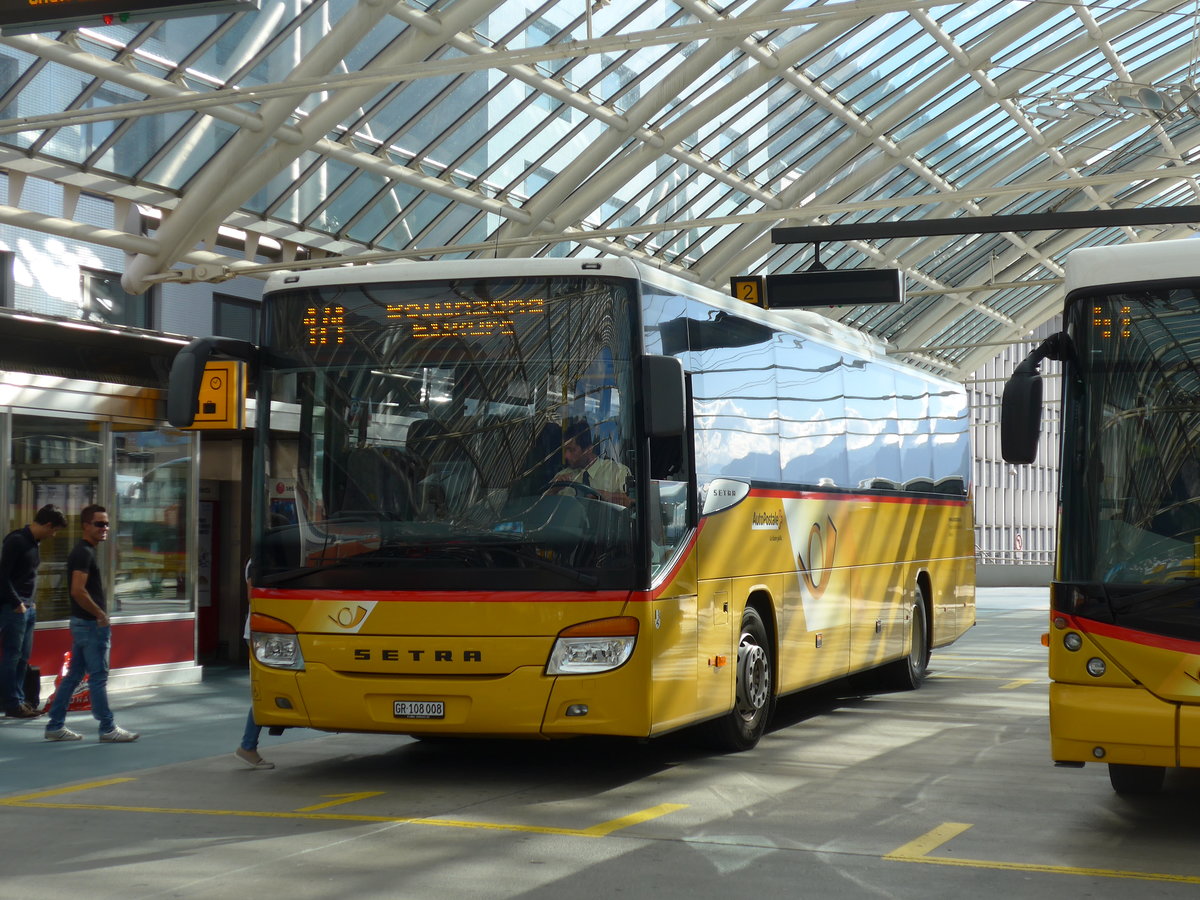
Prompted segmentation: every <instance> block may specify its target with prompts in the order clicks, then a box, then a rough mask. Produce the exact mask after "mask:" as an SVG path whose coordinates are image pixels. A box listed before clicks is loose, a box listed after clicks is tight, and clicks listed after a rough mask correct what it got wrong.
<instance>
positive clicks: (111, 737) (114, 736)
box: [100, 725, 141, 744]
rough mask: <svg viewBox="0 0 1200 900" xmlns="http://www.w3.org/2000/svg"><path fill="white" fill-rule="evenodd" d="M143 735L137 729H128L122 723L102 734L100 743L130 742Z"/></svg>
mask: <svg viewBox="0 0 1200 900" xmlns="http://www.w3.org/2000/svg"><path fill="white" fill-rule="evenodd" d="M139 737H141V735H139V734H138V733H137V732H136V731H126V730H125V729H124V728H122V727H121V726H120V725H114V726H113V730H112V731H106V732H104V734H102V735H100V743H102V744H130V743H133V742H134V741H136V740H137V739H138V738H139Z"/></svg>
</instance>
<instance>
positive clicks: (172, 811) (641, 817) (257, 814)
mask: <svg viewBox="0 0 1200 900" xmlns="http://www.w3.org/2000/svg"><path fill="white" fill-rule="evenodd" d="M134 780H135V779H133V778H112V779H109V780H108V781H94V782H91V783H89V784H79V785H75V786H73V787H65V788H57V789H55V790H50V791H39V792H37V793H35V794H23V795H21V796H19V797H9V798H8V799H0V806H13V807H20V808H24V809H71V810H92V811H94V812H135V813H157V814H159V815H184V816H234V817H239V818H246V819H309V820H312V821H318V822H390V823H394V824H404V825H435V826H440V827H442V828H473V829H477V830H485V831H518V832H525V833H528V834H558V835H566V836H569V837H606V836H607V835H610V834H612V833H613V832H616V831H620V830H621V829H622V828H629V827H630V826H633V825H637V824H639V823H641V822H648V821H650V820H651V819H657V818H659V817H660V816H665V815H667V814H668V813H673V812H676V811H677V810H681V809H686V808H687V805H686V804H680V803H662V804H659V805H658V806H652V807H650V808H649V809H644V810H641V811H640V812H635V813H630V814H629V815H627V816H622V817H620V818H619V819H611V820H609V821H608V822H601V823H600V824H599V825H592V826H590V827H589V828H554V827H551V826H542V825H511V824H506V823H503V822H469V821H466V820H462V819H413V818H407V817H405V816H368V815H355V814H351V813H327V812H313V810H319V809H324V808H328V807H330V806H338V805H340V804H342V803H350V802H352V801H354V800H364V799H366V798H368V797H374V796H379V795H380V794H382V793H383V792H382V791H364V792H362V793H357V794H327V795H326V796H334V797H344V798H346V799H343V800H335V801H333V802H331V803H320V804H318V805H316V806H310V807H305V808H304V809H300V810H296V811H294V812H266V811H259V810H248V809H189V808H180V809H176V808H171V807H161V806H120V805H117V804H112V803H61V802H48V801H47V800H46V799H45V798H47V797H57V796H61V795H62V794H69V793H74V792H76V791H85V790H90V789H92V788H98V787H106V786H108V785H112V784H121V783H123V782H126V781H134Z"/></svg>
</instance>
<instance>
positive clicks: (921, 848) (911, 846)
mask: <svg viewBox="0 0 1200 900" xmlns="http://www.w3.org/2000/svg"><path fill="white" fill-rule="evenodd" d="M970 827H971V826H970V825H964V824H962V823H960V822H945V823H944V824H942V825H939V826H938V827H937V828H934V829H933V830H932V831H929V832H927V833H926V834H923V835H921V837H919V838H917V839H916V840H915V841H909V842H908V843H907V844H905V845H904V846H903V847H899V848H897V849H896V850H893V851H892V852H891V853H889V854H887V855H886V856H885V857H884V859H890V860H893V861H895V862H915V863H929V864H930V865H935V866H960V867H962V868H968V869H1004V870H1008V871H1011V872H1044V873H1047V874H1050V875H1088V876H1091V877H1093V878H1130V879H1134V880H1139V881H1170V882H1175V883H1177V884H1200V875H1168V874H1166V873H1163V872H1130V871H1127V870H1122V869H1091V868H1084V867H1081V866H1047V865H1041V864H1039V863H1014V862H993V861H991V860H986V859H955V858H952V857H949V856H926V854H927V853H929V852H930V851H931V850H934V849H936V848H937V847H940V846H941V845H942V844H944V843H946V841H949V840H951V839H952V838H955V837H957V836H958V835H960V834H962V833H963V832H964V831H966V830H967V829H968V828H970Z"/></svg>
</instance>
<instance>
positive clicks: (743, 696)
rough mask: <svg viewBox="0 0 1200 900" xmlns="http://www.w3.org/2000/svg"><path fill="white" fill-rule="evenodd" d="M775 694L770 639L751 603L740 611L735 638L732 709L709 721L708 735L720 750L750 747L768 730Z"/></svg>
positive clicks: (737, 749) (746, 748) (747, 748)
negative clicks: (735, 660)
mask: <svg viewBox="0 0 1200 900" xmlns="http://www.w3.org/2000/svg"><path fill="white" fill-rule="evenodd" d="M774 697H775V668H774V663H773V661H772V659H771V642H770V639H769V638H768V637H767V628H766V626H765V625H764V624H763V620H762V616H760V615H759V614H758V610H756V609H755V608H754V607H752V606H747V607H746V608H745V610H744V611H743V612H742V628H741V635H740V636H739V638H738V648H737V673H736V686H735V697H734V703H733V710H732V711H731V712H729V713H727V714H726V715H724V716H722V717H721V718H720V719H717V720H716V721H715V722H713V723H712V731H711V736H712V738H713V742H714V744H716V746H717V747H718V748H720V749H722V750H733V751H740V750H749V749H750V748H752V747H753V746H754V745H755V744H757V743H758V740H759V738H761V737H762V736H763V732H765V731H766V730H767V720H768V719H770V717H771V706H772V704H773V702H774Z"/></svg>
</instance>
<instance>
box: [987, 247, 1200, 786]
mask: <svg viewBox="0 0 1200 900" xmlns="http://www.w3.org/2000/svg"><path fill="white" fill-rule="evenodd" d="M1066 290H1067V296H1066V310H1065V313H1064V325H1065V327H1064V330H1063V331H1062V332H1061V333H1059V334H1057V335H1054V336H1053V337H1051V338H1048V339H1047V340H1046V341H1045V342H1043V343H1042V344H1041V346H1039V347H1038V348H1037V349H1036V350H1034V352H1033V353H1032V354H1030V356H1029V357H1027V358H1026V359H1025V361H1024V362H1023V363H1021V365H1019V366H1018V367H1017V370H1016V371H1015V372H1014V373H1013V376H1012V378H1010V379H1009V382H1008V384H1007V385H1006V386H1005V392H1004V404H1003V406H1004V408H1003V419H1002V443H1003V448H1002V449H1003V453H1004V456H1005V458H1006V459H1007V460H1008V461H1010V462H1015V463H1029V462H1032V461H1033V459H1034V457H1035V454H1036V450H1037V443H1038V430H1039V428H1038V426H1039V415H1040V407H1041V384H1040V375H1039V374H1038V368H1039V366H1040V364H1041V362H1042V360H1044V359H1047V358H1051V359H1057V360H1060V361H1061V362H1062V371H1063V414H1062V435H1063V437H1062V442H1063V443H1062V475H1061V482H1060V509H1061V511H1060V519H1059V529H1058V553H1057V560H1056V571H1055V577H1054V582H1053V584H1052V585H1051V613H1050V632H1049V634H1048V636H1047V639H1046V640H1047V642H1048V645H1049V650H1050V679H1051V685H1050V740H1051V753H1052V756H1053V759H1054V761H1055V763H1056V764H1058V765H1061V766H1082V765H1083V764H1084V763H1088V762H1098V763H1106V764H1107V765H1108V772H1109V777H1110V780H1111V782H1112V785H1113V788H1114V789H1115V790H1117V791H1118V792H1121V793H1146V792H1152V791H1157V790H1159V788H1160V787H1161V786H1162V783H1163V780H1164V776H1165V772H1166V770H1167V769H1169V768H1175V767H1187V768H1196V767H1200V611H1198V610H1200V403H1198V402H1197V401H1198V399H1200V268H1198V267H1197V264H1196V243H1195V242H1194V241H1160V242H1150V243H1143V244H1128V245H1122V246H1113V247H1095V248H1086V249H1081V250H1075V251H1073V252H1072V253H1071V254H1069V255H1068V257H1067V268H1066Z"/></svg>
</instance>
